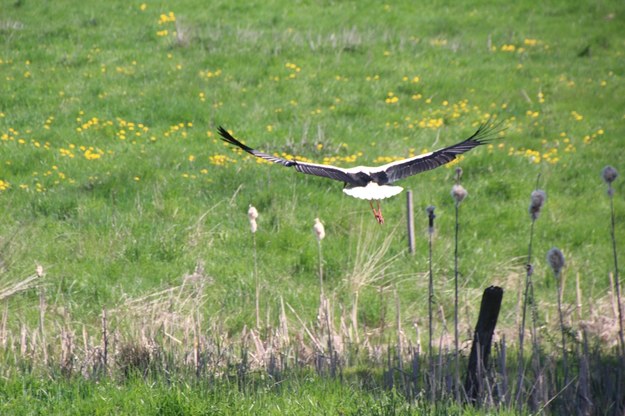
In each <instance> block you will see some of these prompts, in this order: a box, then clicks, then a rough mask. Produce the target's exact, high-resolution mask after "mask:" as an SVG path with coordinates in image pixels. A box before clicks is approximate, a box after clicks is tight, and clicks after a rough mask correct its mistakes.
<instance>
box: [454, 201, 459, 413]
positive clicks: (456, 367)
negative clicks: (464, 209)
mask: <svg viewBox="0 0 625 416" xmlns="http://www.w3.org/2000/svg"><path fill="white" fill-rule="evenodd" d="M458 205H460V204H459V203H456V228H455V234H454V374H455V376H454V392H455V397H456V401H459V400H460V390H459V383H460V361H459V357H458V353H459V347H458V274H459V273H458V234H459V231H460V222H459V218H458V214H459V209H458Z"/></svg>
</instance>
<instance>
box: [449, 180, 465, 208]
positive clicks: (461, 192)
mask: <svg viewBox="0 0 625 416" xmlns="http://www.w3.org/2000/svg"><path fill="white" fill-rule="evenodd" d="M468 194H469V193H468V192H467V190H466V189H464V187H463V186H462V185H460V184H458V183H457V184H455V185H454V186H453V187H452V188H451V196H452V197H453V198H454V199H455V200H456V204H460V203H461V202H462V201H463V200H464V198H466V197H467V195H468Z"/></svg>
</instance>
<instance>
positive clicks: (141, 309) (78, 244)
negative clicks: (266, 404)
mask: <svg viewBox="0 0 625 416" xmlns="http://www.w3.org/2000/svg"><path fill="white" fill-rule="evenodd" d="M0 10H1V11H2V12H1V13H0V36H1V39H2V43H1V45H0V300H2V302H3V305H4V306H3V310H4V313H3V317H4V319H3V324H2V331H3V332H2V334H3V335H2V340H3V345H4V349H5V355H6V354H9V353H6V351H13V352H12V353H11V354H15V348H17V349H18V350H19V345H20V343H21V344H22V345H23V343H24V342H23V339H24V338H23V337H24V332H25V333H26V334H33V335H32V337H31V335H28V339H30V340H32V341H31V345H32V346H35V345H38V343H42V342H43V343H44V344H45V343H46V342H47V343H48V347H46V348H48V349H49V350H50V354H51V355H55V354H56V356H59V354H61V353H60V352H59V351H61V350H62V343H63V341H62V332H63V331H65V332H67V333H71V334H73V336H74V338H75V341H74V342H75V343H76V345H79V344H80V345H81V347H80V348H83V349H84V350H85V351H86V350H87V349H88V348H87V346H88V345H89V344H94V343H95V344H97V343H98V342H99V341H97V340H96V339H99V336H100V335H99V331H100V326H101V314H102V310H103V309H106V310H107V311H108V319H109V321H110V324H111V325H112V328H111V332H115V331H117V332H118V333H119V336H120V337H121V339H132V338H133V337H139V334H141V333H142V330H141V328H148V332H149V333H150V336H154V337H157V338H158V336H161V337H163V339H165V340H169V341H167V342H173V341H171V338H173V339H175V340H177V341H181V340H182V341H183V342H182V344H184V343H185V341H187V340H192V339H193V337H194V336H195V339H196V340H197V339H198V338H201V335H199V334H198V333H195V334H194V335H190V333H191V332H190V328H195V329H196V330H197V331H199V332H200V333H203V332H202V331H205V332H206V333H210V336H216V337H218V338H219V337H221V338H223V339H224V340H226V339H227V340H230V341H232V342H235V341H237V340H239V339H242V338H244V336H243V335H242V334H243V333H249V329H250V328H253V327H255V325H256V311H255V301H256V276H255V274H254V261H253V257H254V247H256V250H257V251H256V255H257V262H258V263H257V271H258V279H259V281H260V291H259V293H260V296H259V311H260V318H261V321H262V327H263V328H265V333H269V332H270V330H269V329H268V328H277V327H278V326H280V325H281V324H280V322H281V319H282V320H284V321H285V322H286V323H287V324H288V328H289V329H288V331H287V333H288V334H289V335H288V336H291V337H300V338H301V339H306V341H304V343H308V344H309V343H310V340H307V338H308V335H307V333H306V331H307V330H308V329H309V328H313V327H314V326H315V324H316V321H317V314H318V308H319V283H318V282H319V279H318V274H317V270H318V269H317V267H318V257H317V254H318V252H317V242H316V240H315V238H314V235H313V233H312V225H313V219H314V218H316V217H319V218H320V219H321V220H322V221H323V223H324V224H325V226H326V232H327V237H326V239H325V240H323V243H322V249H323V261H324V264H323V268H324V284H325V286H324V288H325V290H326V294H327V295H328V297H329V298H330V299H331V305H332V307H333V308H334V312H333V314H334V318H335V324H336V325H337V327H338V326H340V321H341V318H342V317H343V318H345V319H346V320H347V324H346V325H347V326H348V327H350V325H353V326H354V327H353V328H351V327H350V328H351V330H352V332H350V333H351V334H352V335H353V331H356V333H357V335H358V336H359V337H360V338H361V339H360V340H361V341H362V340H364V339H367V340H368V341H370V342H371V343H373V344H380V345H387V344H388V343H392V342H394V341H395V339H396V337H395V335H394V333H395V332H396V329H397V324H396V322H397V321H399V323H400V324H401V325H402V327H403V328H404V332H403V336H404V337H405V338H404V339H405V341H406V342H412V343H416V342H417V341H421V342H425V336H426V335H425V328H426V327H427V298H428V297H427V271H428V256H427V247H428V236H427V216H426V214H425V208H426V207H427V206H428V205H434V206H436V213H437V220H436V236H435V240H434V263H433V267H434V276H435V304H436V308H437V310H438V309H439V307H440V308H441V309H440V310H441V311H442V314H443V315H444V317H445V319H446V321H447V322H448V323H450V322H451V321H452V319H453V276H454V269H453V266H454V265H453V257H452V255H453V244H454V240H453V235H454V234H453V230H454V202H453V200H452V198H451V196H450V190H451V186H452V185H453V183H454V172H455V168H456V167H458V166H459V167H462V169H463V171H464V175H463V179H462V183H463V185H464V186H465V188H467V190H468V192H469V196H468V198H467V199H466V200H465V201H464V202H463V203H462V205H461V209H460V211H461V212H460V222H461V228H460V246H459V254H460V258H459V268H460V279H461V280H460V285H461V299H460V301H461V320H460V321H461V322H460V328H461V334H462V340H463V341H464V340H469V339H470V337H471V331H472V327H473V325H474V322H475V320H476V318H477V309H478V305H479V298H480V296H481V293H482V291H483V289H484V288H485V287H487V286H490V285H499V286H501V287H503V289H504V291H505V294H504V300H503V306H502V312H501V315H500V320H499V326H498V333H499V334H507V338H508V342H511V343H513V344H514V342H515V341H516V339H515V336H516V335H515V334H516V333H517V331H518V320H519V305H520V303H519V296H520V294H521V291H522V287H523V285H524V281H525V269H524V266H525V262H526V256H527V250H528V239H529V227H530V218H529V215H528V206H529V202H530V199H529V196H530V193H531V191H532V190H533V189H534V188H535V186H536V183H537V177H538V175H540V178H539V180H538V185H539V187H540V188H542V189H544V190H545V191H546V192H547V203H546V206H545V208H544V211H543V213H542V214H541V217H540V218H539V219H538V221H537V222H536V225H535V236H534V246H533V250H534V258H533V261H532V263H533V265H534V270H535V272H534V287H535V291H536V294H535V296H536V304H537V306H538V309H539V321H540V323H541V328H542V330H543V331H544V333H545V338H546V339H547V340H548V342H547V344H546V345H547V347H546V348H547V349H553V350H557V349H558V345H559V344H558V337H557V336H553V337H550V336H549V335H548V334H549V332H550V331H551V330H552V329H553V330H557V329H558V321H557V316H558V315H557V309H556V283H555V281H554V280H553V277H552V274H551V271H550V270H549V268H548V265H547V264H546V261H545V255H546V253H547V250H548V249H549V248H551V247H552V246H557V247H559V248H560V249H562V251H563V252H564V254H565V256H566V261H567V266H566V269H565V271H564V281H565V285H564V292H563V298H564V305H565V310H566V320H567V323H568V325H569V326H570V328H572V332H575V331H577V328H579V324H580V322H579V319H578V314H576V310H575V308H576V304H577V300H576V296H577V292H576V290H575V286H576V279H578V280H579V286H580V291H581V293H582V300H583V302H582V305H581V311H580V312H581V316H583V317H584V321H585V322H586V324H587V326H589V327H592V328H594V329H595V331H594V332H593V336H596V337H600V335H602V331H604V332H603V336H604V341H605V347H606V348H608V349H609V348H612V347H613V346H614V345H616V341H617V335H616V327H615V326H614V316H613V314H612V308H613V302H612V301H611V299H612V295H613V290H612V288H611V286H610V279H609V278H608V274H609V273H610V272H612V273H613V272H614V263H613V257H612V246H611V240H610V228H609V225H610V218H609V210H610V201H609V198H608V197H607V195H606V187H605V184H604V183H603V182H602V180H601V177H600V173H601V170H602V168H603V167H604V166H605V165H613V166H614V167H616V168H617V169H618V170H620V171H621V172H625V166H623V164H622V161H623V156H625V150H624V149H625V147H624V146H625V139H624V137H625V95H623V93H622V92H623V90H624V88H625V80H624V77H625V65H624V64H623V61H624V59H625V32H623V30H622V29H623V27H625V25H624V23H625V6H624V5H623V4H622V3H621V2H618V1H605V2H591V1H585V2H569V1H565V0H559V1H558V0H556V1H551V2H546V3H545V2H529V1H523V2H516V3H514V4H507V3H505V2H503V3H497V2H487V1H476V2H443V1H436V2H429V3H424V4H413V2H408V1H403V2H393V3H391V2H389V3H387V4H384V3H379V2H331V1H320V2H297V3H295V4H294V3H292V2H282V1H272V2H268V3H266V2H249V3H247V2H208V3H207V2H201V1H197V0H186V1H180V2H171V3H168V2H149V1H146V2H141V1H137V2H130V3H127V2H118V1H115V2H97V1H92V0H87V1H84V2H81V3H79V4H77V3H76V2H70V1H56V2H30V1H21V0H11V1H6V0H0ZM491 116H492V117H495V118H496V120H498V121H501V122H502V125H503V126H505V127H506V130H505V134H503V135H502V137H499V138H497V139H496V140H495V141H493V142H492V144H491V145H489V146H484V147H482V148H480V149H477V150H473V151H471V152H469V153H467V154H466V155H465V157H464V158H462V159H461V160H460V161H459V163H458V164H453V165H449V166H446V167H442V168H439V169H437V170H435V171H431V172H427V173H424V174H422V175H419V176H416V177H413V178H409V179H406V180H404V181H403V182H401V183H399V185H401V186H404V188H405V189H410V190H412V191H413V192H414V203H415V217H416V223H417V227H416V231H417V239H416V240H417V241H416V253H415V254H414V255H410V254H408V253H407V249H406V247H407V236H406V233H405V228H406V227H405V221H406V220H405V215H406V214H405V205H406V202H405V194H401V195H400V196H398V197H395V198H393V199H391V200H385V201H384V202H383V204H382V207H383V210H384V214H385V217H386V224H385V225H383V226H379V225H378V224H377V223H376V222H375V220H374V218H373V215H372V214H371V212H370V209H369V206H368V204H367V203H366V202H363V201H359V200H356V199H352V198H349V197H347V196H345V195H344V194H343V193H342V192H341V187H342V185H341V184H340V183H335V182H331V181H327V180H324V179H321V178H315V177H310V176H305V175H300V174H297V173H295V172H292V171H289V170H288V169H286V168H283V167H280V166H277V165H275V166H270V165H268V164H261V163H257V161H256V160H252V159H253V158H252V157H250V156H245V155H243V154H241V153H240V152H235V151H233V149H231V148H229V147H227V146H226V145H225V144H223V143H222V142H221V141H220V140H219V138H218V136H217V134H216V129H217V127H218V126H220V125H222V126H224V127H226V128H228V129H229V130H230V131H232V132H233V134H234V135H235V136H237V137H239V138H240V139H242V140H243V141H245V142H246V143H247V144H249V145H251V146H254V147H257V148H258V149H261V150H264V151H267V152H269V153H274V152H276V153H278V154H282V155H283V156H288V157H296V158H299V159H304V158H306V159H305V160H312V161H315V162H319V163H333V164H338V165H340V166H344V167H347V166H353V165H358V164H363V165H367V164H369V165H371V164H382V163H386V162H387V161H390V160H393V158H400V157H407V156H408V155H411V154H419V153H421V152H424V151H426V150H428V151H429V150H433V149H435V148H438V147H443V146H446V145H451V144H453V143H456V142H458V141H460V140H461V139H464V138H466V137H468V136H469V135H471V134H472V133H473V132H474V131H475V129H476V128H477V126H478V125H479V123H480V122H482V121H484V120H486V119H488V118H489V117H491ZM614 187H615V200H614V203H615V212H616V215H617V216H616V221H617V233H616V241H617V243H618V246H617V249H618V251H619V253H622V252H623V251H622V247H623V246H622V242H623V241H625V228H624V227H622V224H623V222H624V220H625V200H624V197H623V195H625V186H623V181H622V177H620V178H618V179H617V180H616V182H615V183H614ZM249 204H253V205H254V206H256V207H257V208H258V210H259V212H260V217H259V221H258V223H259V229H258V232H257V233H256V234H255V235H254V237H253V236H252V234H251V233H250V230H249V224H248V220H247V214H246V213H247V208H248V205H249ZM369 260H371V261H369ZM37 265H41V266H42V268H43V273H42V276H38V275H37V274H35V269H36V266H37ZM198 265H199V266H200V267H199V268H198ZM194 270H195V271H196V273H194ZM40 274H41V273H40ZM281 300H282V301H283V303H281ZM356 302H357V307H356V308H354V305H355V304H356ZM283 304H284V305H285V306H282V305H283ZM397 306H398V308H397ZM282 310H284V312H282ZM396 310H401V317H400V319H397V316H396ZM352 311H355V312H354V314H353V315H352ZM166 312H167V313H169V315H167V317H164V315H165V314H166ZM440 318H441V317H440V316H438V317H437V320H436V325H435V327H436V334H437V337H438V336H439V335H441V334H444V333H446V331H448V330H449V328H451V326H448V328H447V330H445V329H444V328H443V324H442V320H441V319H440ZM604 318H605V319H607V321H608V322H607V323H606V322H605V319H604ZM414 325H417V326H418V327H419V328H420V337H421V339H419V340H417V335H416V334H417V332H416V331H415V330H414ZM448 325H449V324H448ZM452 325H453V324H452ZM168 328H169V329H170V330H171V332H167V331H168ZM385 328H386V332H385ZM606 328H608V329H609V331H608V332H607V335H606V333H605V330H606ZM60 329H63V331H61V330H60ZM200 330H202V331H200ZM159 331H160V332H159ZM163 331H164V332H163ZM245 331H247V332H245ZM165 332H166V333H167V336H165V335H163V333H165ZM452 332H453V331H452ZM84 334H87V335H84ZM159 334H160V335H159ZM143 335H145V334H143ZM143 335H142V336H143ZM170 336H171V338H168V337H170ZM441 336H442V335H441ZM552 338H553V339H552ZM83 339H85V340H86V341H85V342H83ZM437 339H438V338H437ZM78 340H80V342H79V341H78ZM163 342H165V341H163ZM190 342H192V341H190ZM11 345H13V346H15V347H11V348H13V349H12V350H11V348H10V346H11ZM83 346H84V347H83ZM76 348H77V350H79V349H80V348H78V347H76ZM178 348H181V349H183V347H180V346H179V347H178ZM33 350H34V351H35V352H33V356H34V357H36V358H41V357H42V354H43V353H41V352H36V350H37V348H34V347H33ZM9 355H10V354H9ZM16 371H17V370H10V369H9V370H3V376H4V377H6V378H8V379H9V380H11V378H12V377H15V376H16V374H17V372H16ZM71 388H73V387H71ZM75 388H79V387H75ZM90 394H95V393H90ZM140 394H144V393H140ZM146 394H147V393H146ZM155 394H159V393H158V392H156V393H155ZM181 394H182V393H181ZM248 400H249V399H248ZM93 403H94V404H93V405H91V406H93V407H92V408H96V407H97V406H99V405H98V404H96V402H93ZM357 405H358V403H357V401H354V402H351V404H348V405H346V406H347V410H346V412H347V413H349V412H350V411H351V412H353V413H357V412H358V410H357V409H358V407H357ZM50 406H51V407H50V408H51V409H53V408H54V406H57V404H56V402H54V401H51V402H50ZM328 406H330V405H328ZM9 409H10V408H9ZM327 409H328V410H327V412H329V413H335V412H337V410H336V409H337V407H332V406H330V407H328V408H327ZM330 409H333V410H330ZM350 409H351V410H350ZM117 410H119V411H122V412H123V411H126V410H127V411H129V412H131V410H129V409H126V410H124V409H117ZM361 410H362V409H361ZM265 411H267V412H269V411H270V410H268V409H265ZM15 412H16V413H19V411H17V410H15ZM77 413H80V412H79V411H77ZM103 413H115V410H114V409H113V410H111V409H109V410H104V411H103ZM223 413H228V411H227V410H223Z"/></svg>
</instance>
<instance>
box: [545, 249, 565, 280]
mask: <svg viewBox="0 0 625 416" xmlns="http://www.w3.org/2000/svg"><path fill="white" fill-rule="evenodd" d="M547 262H548V263H549V265H550V266H551V269H552V270H553V272H554V273H555V275H556V276H560V272H561V271H562V268H563V267H564V265H565V261H564V254H562V252H561V251H560V249H559V248H557V247H552V248H551V249H550V250H549V251H548V252H547Z"/></svg>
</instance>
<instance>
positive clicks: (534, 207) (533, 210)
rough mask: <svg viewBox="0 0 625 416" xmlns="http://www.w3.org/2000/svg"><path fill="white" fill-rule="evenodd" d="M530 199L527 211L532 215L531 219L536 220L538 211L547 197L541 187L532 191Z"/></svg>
mask: <svg viewBox="0 0 625 416" xmlns="http://www.w3.org/2000/svg"><path fill="white" fill-rule="evenodd" d="M530 199H531V201H530V208H529V213H530V216H531V217H532V220H536V219H537V218H538V216H539V215H540V211H541V210H542V208H543V205H544V204H545V200H546V199H547V194H546V193H545V191H543V190H542V189H536V190H535V191H533V192H532V195H531V198H530Z"/></svg>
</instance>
